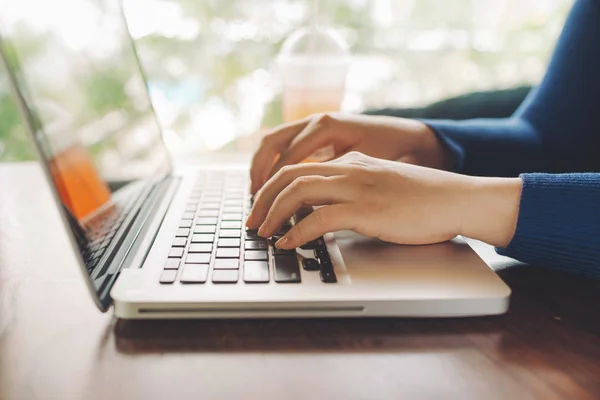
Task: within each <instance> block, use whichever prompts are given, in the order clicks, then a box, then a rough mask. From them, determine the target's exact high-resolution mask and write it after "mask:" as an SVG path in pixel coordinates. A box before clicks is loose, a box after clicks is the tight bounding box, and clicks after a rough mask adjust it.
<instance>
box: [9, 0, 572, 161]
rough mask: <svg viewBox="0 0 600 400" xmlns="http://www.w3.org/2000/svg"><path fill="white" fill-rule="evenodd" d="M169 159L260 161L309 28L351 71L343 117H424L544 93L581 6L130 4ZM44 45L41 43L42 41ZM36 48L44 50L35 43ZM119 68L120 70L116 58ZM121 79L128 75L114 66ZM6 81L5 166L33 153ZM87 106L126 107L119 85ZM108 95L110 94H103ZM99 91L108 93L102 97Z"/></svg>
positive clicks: (194, 0) (483, 2)
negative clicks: (425, 109)
mask: <svg viewBox="0 0 600 400" xmlns="http://www.w3.org/2000/svg"><path fill="white" fill-rule="evenodd" d="M124 1H125V2H124V7H125V12H126V17H127V19H128V22H129V28H130V31H131V34H132V36H133V38H134V40H135V43H136V46H137V49H138V53H139V56H140V59H141V62H142V65H143V68H144V70H145V72H146V74H147V79H148V86H149V89H150V95H151V99H152V103H153V105H154V107H155V110H156V112H157V115H158V118H159V122H160V124H161V126H162V128H163V132H164V138H165V142H166V144H167V146H168V148H169V150H170V151H171V152H172V153H173V154H174V155H175V156H177V157H180V158H182V159H185V158H188V157H189V158H194V157H198V156H199V155H201V154H206V153H215V152H234V151H242V152H249V151H251V150H252V149H253V148H254V146H255V145H256V142H257V141H258V139H259V138H260V136H261V134H262V133H263V132H264V131H266V130H268V129H269V128H271V127H273V126H276V125H278V124H280V123H281V122H282V121H283V106H282V91H283V89H282V81H281V77H280V76H279V73H278V70H277V68H276V65H275V59H276V56H277V54H278V52H279V51H280V48H281V45H282V43H283V42H284V41H285V39H286V38H287V37H289V35H290V34H291V33H292V32H294V31H295V30H296V29H297V28H299V27H302V26H306V25H307V24H310V23H319V24H323V25H327V26H331V27H334V28H335V29H336V30H337V32H339V34H340V35H341V37H342V38H343V40H344V41H345V42H346V43H347V44H348V46H349V50H350V53H351V64H350V69H349V72H348V76H347V80H346V87H345V91H344V95H343V101H342V105H341V109H342V110H343V111H348V112H359V111H361V110H364V109H367V108H379V107H416V106H421V105H425V104H428V103H430V102H433V101H436V100H440V99H443V98H447V97H450V96H455V95H460V94H463V93H468V92H471V91H478V90H486V89H504V88H510V87H515V86H519V85H535V84H536V83H538V82H539V80H540V79H541V77H542V75H543V72H544V70H545V66H546V64H547V62H548V58H549V56H550V54H551V50H552V48H553V46H554V43H555V40H556V38H557V36H558V34H559V33H560V30H561V28H562V24H563V22H564V19H565V17H566V15H567V12H568V10H569V8H570V6H571V4H572V0H321V1H310V0H252V1H248V0H228V1H223V0H124ZM36 40H37V39H36ZM28 46H31V49H35V48H36V43H35V40H32V41H31V43H28ZM115 62H118V60H115ZM114 73H115V74H119V69H118V68H115V72H114ZM1 74H2V72H0V161H19V160H29V159H33V158H34V152H33V149H32V146H31V144H30V143H29V138H28V137H27V135H26V134H25V129H24V127H23V125H22V124H21V121H20V116H19V114H18V112H17V109H16V105H15V104H14V102H13V101H12V98H11V95H10V91H9V89H8V86H7V82H6V78H5V77H4V76H2V75H1ZM89 79H90V81H89V82H88V83H89V84H87V85H85V87H86V90H87V91H88V92H86V96H85V97H86V99H87V100H86V101H87V102H88V103H89V104H92V105H93V106H94V107H96V108H98V109H102V107H103V102H105V103H107V104H108V103H111V104H118V103H119V99H120V98H122V97H123V96H124V90H125V88H123V87H121V86H119V85H111V83H114V82H119V80H120V79H121V78H120V77H116V76H115V77H111V76H110V74H108V75H107V74H106V71H103V75H102V76H98V77H93V76H92V77H90V78H89ZM99 88H102V90H99ZM99 93H101V95H99Z"/></svg>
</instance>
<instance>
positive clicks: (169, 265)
mask: <svg viewBox="0 0 600 400" xmlns="http://www.w3.org/2000/svg"><path fill="white" fill-rule="evenodd" d="M179 261H180V260H179V258H169V259H167V262H166V263H165V268H164V269H178V268H179Z"/></svg>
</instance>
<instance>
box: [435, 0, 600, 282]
mask: <svg viewBox="0 0 600 400" xmlns="http://www.w3.org/2000/svg"><path fill="white" fill-rule="evenodd" d="M425 123H427V124H428V125H429V126H430V127H431V128H432V129H433V130H434V131H435V132H436V134H437V135H438V137H439V138H440V139H441V140H442V141H443V142H444V143H445V144H446V145H447V147H448V148H449V149H450V151H451V152H452V154H453V155H454V159H455V162H456V164H455V170H456V171H457V172H461V173H464V174H469V175H480V176H505V177H512V176H519V175H520V177H521V179H522V180H523V191H522V194H521V201H520V208H519V216H518V222H517V228H516V232H515V235H514V237H513V239H512V241H511V242H510V243H509V244H508V246H507V247H506V248H503V249H497V251H498V252H499V253H501V254H503V255H506V256H509V257H513V258H516V259H519V260H522V261H524V262H528V263H536V264H540V265H545V266H548V267H554V268H559V269H563V270H566V271H570V272H577V273H580V274H584V275H588V276H594V277H598V278H600V2H599V1H597V0H576V2H575V4H574V6H573V9H572V10H571V13H570V14H569V17H568V18H567V22H566V24H565V27H564V29H563V32H562V34H561V37H560V38H559V40H558V43H557V46H556V49H555V52H554V54H553V56H552V59H551V61H550V64H549V66H548V70H547V72H546V75H545V77H544V79H543V80H542V83H541V84H540V86H539V87H538V88H537V89H536V90H534V91H532V92H531V93H530V95H529V96H528V98H527V99H526V100H525V101H524V102H523V104H522V105H521V107H520V108H519V109H518V110H517V111H516V112H515V114H514V115H513V116H512V117H511V118H508V119H496V120H490V119H479V120H468V121H428V120H425ZM594 171H595V172H596V173H590V172H594ZM574 172H578V173H574Z"/></svg>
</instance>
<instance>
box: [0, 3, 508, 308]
mask: <svg viewBox="0 0 600 400" xmlns="http://www.w3.org/2000/svg"><path fill="white" fill-rule="evenodd" d="M61 2H62V0H61V1H58V0H57V1H56V2H53V4H52V7H51V8H50V9H51V10H54V11H52V12H50V11H48V12H47V13H45V14H44V13H40V12H37V13H31V12H29V11H30V10H31V9H32V8H31V7H33V6H34V5H35V4H36V3H35V2H33V3H32V4H30V5H29V6H28V5H27V4H28V2H27V1H25V0H1V3H2V7H1V8H0V10H1V11H0V16H1V19H0V28H1V33H2V58H3V63H4V65H5V67H6V72H7V76H8V78H9V81H10V83H11V86H12V88H13V89H14V94H15V98H16V99H17V102H18V104H19V106H20V109H21V111H22V114H23V117H24V120H25V122H26V124H27V128H28V129H29V131H30V132H31V134H32V137H33V139H34V142H35V144H36V146H37V148H38V150H39V156H40V160H41V164H42V166H43V168H44V170H45V172H46V175H47V179H48V183H49V184H50V186H51V188H52V190H53V193H54V198H55V200H56V203H57V205H58V206H59V209H60V212H61V214H62V217H63V221H64V226H65V230H66V231H67V233H68V235H69V237H70V239H71V243H72V247H73V249H72V250H73V251H75V252H76V253H77V256H78V257H77V258H78V261H79V264H80V267H81V271H82V272H83V275H84V277H85V280H86V282H87V284H88V286H89V289H90V292H91V294H92V296H93V298H94V300H95V302H96V304H97V305H98V307H99V308H100V309H101V310H103V311H106V310H107V309H109V308H110V306H111V305H112V306H113V307H114V313H115V314H116V316H117V317H121V318H253V317H346V316H348V317H349V316H359V317H366V316H407V317H456V316H478V315H493V314H501V313H503V312H505V311H506V310H507V307H508V299H509V295H510V290H509V288H508V287H507V286H506V285H505V284H504V283H503V282H502V281H501V280H500V279H499V278H498V277H497V276H496V275H495V274H494V272H492V271H491V270H490V269H489V268H488V267H487V265H486V264H485V263H484V262H483V261H482V260H481V259H480V258H479V257H477V255H476V254H475V253H474V252H473V251H472V250H471V248H470V247H469V246H468V245H467V244H466V243H465V242H464V241H462V240H461V239H460V238H457V239H455V240H453V241H451V242H447V243H443V244H438V245H430V246H399V245H393V244H388V243H384V242H381V241H378V240H373V239H368V238H364V237H361V236H358V235H356V234H353V233H349V232H338V233H335V234H333V233H329V234H326V235H325V236H323V237H322V238H319V239H318V240H315V241H313V242H311V243H308V244H306V245H305V246H302V247H301V248H298V249H296V250H295V251H280V250H277V249H275V248H274V247H273V245H272V243H273V242H272V240H266V239H262V238H260V237H258V236H257V235H256V232H253V231H248V230H246V229H245V226H244V222H245V218H246V216H247V215H248V212H249V210H250V207H251V202H252V200H251V197H250V195H249V194H248V191H247V190H248V186H249V185H248V171H247V166H245V165H229V164H217V165H206V166H204V167H202V168H195V169H193V170H190V169H187V170H181V171H180V170H177V169H174V168H172V166H171V164H170V161H169V156H168V153H167V150H166V148H165V146H164V144H163V141H162V137H161V130H160V127H159V124H158V123H157V120H156V117H155V114H154V111H153V108H152V104H151V101H150V97H149V95H148V91H147V89H146V88H147V86H146V82H145V79H144V76H143V73H142V70H141V69H140V66H139V63H138V58H137V55H136V52H135V48H134V46H133V43H132V40H131V37H130V35H129V32H128V28H127V25H126V21H125V19H124V17H123V13H122V9H121V7H120V3H119V2H118V1H116V0H105V1H92V0H80V1H75V2H73V1H71V2H67V3H69V4H71V5H76V7H75V8H76V9H71V12H66V11H64V10H65V8H64V6H65V5H61V4H58V3H61ZM54 3H57V4H54ZM37 4H46V2H38V3H37ZM50 9H49V10H50ZM57 10H62V11H60V12H58V11H57ZM34 15H35V16H34ZM40 15H43V18H41V17H40ZM215 134H216V135H217V134H218V132H215ZM311 211H312V210H310V209H306V210H302V212H300V213H298V214H297V215H295V216H294V217H292V218H291V219H290V221H289V222H288V224H286V226H284V227H283V228H282V230H285V229H289V226H292V225H293V224H294V223H295V222H296V221H297V220H298V219H300V218H303V217H304V216H306V214H307V213H310V212H311ZM281 233H283V232H281ZM66 250H67V249H66ZM32 251H35V249H34V248H32ZM52 263H53V260H48V266H47V267H48V268H51V267H52Z"/></svg>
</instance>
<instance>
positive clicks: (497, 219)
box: [460, 177, 523, 247]
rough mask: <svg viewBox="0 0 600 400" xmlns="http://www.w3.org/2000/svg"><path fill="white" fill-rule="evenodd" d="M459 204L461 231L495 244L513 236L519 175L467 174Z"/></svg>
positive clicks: (508, 240) (518, 198) (518, 197)
mask: <svg viewBox="0 0 600 400" xmlns="http://www.w3.org/2000/svg"><path fill="white" fill-rule="evenodd" d="M468 179H469V181H470V182H469V185H468V187H469V189H468V190H466V191H465V193H464V196H463V198H464V201H463V205H462V207H461V226H460V234H461V235H463V236H466V237H470V238H473V239H477V240H481V241H483V242H486V243H489V244H491V245H493V246H495V247H506V246H508V244H509V243H510V241H511V240H512V238H513V236H514V234H515V231H516V228H517V219H518V216H519V204H520V200H521V190H522V187H523V182H522V180H521V178H482V177H469V178H468Z"/></svg>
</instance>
